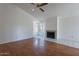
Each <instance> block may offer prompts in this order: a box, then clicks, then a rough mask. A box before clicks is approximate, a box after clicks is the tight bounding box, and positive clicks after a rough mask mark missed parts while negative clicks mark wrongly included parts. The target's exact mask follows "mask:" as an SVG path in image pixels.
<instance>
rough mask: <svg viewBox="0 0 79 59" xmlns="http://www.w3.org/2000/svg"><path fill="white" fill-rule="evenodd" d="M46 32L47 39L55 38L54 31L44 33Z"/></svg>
mask: <svg viewBox="0 0 79 59" xmlns="http://www.w3.org/2000/svg"><path fill="white" fill-rule="evenodd" d="M46 32H47V38H52V39H55V38H56V31H46Z"/></svg>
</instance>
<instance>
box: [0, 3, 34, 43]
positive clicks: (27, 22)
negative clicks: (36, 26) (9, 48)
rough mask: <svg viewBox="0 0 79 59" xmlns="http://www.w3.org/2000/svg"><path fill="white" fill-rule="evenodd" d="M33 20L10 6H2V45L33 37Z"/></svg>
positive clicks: (0, 13)
mask: <svg viewBox="0 0 79 59" xmlns="http://www.w3.org/2000/svg"><path fill="white" fill-rule="evenodd" d="M33 20H35V18H33V17H32V16H31V15H29V14H28V13H26V12H25V11H23V10H21V9H20V8H17V7H15V6H13V5H10V4H0V44H1V43H7V42H11V41H17V40H20V39H27V38H31V37H33Z"/></svg>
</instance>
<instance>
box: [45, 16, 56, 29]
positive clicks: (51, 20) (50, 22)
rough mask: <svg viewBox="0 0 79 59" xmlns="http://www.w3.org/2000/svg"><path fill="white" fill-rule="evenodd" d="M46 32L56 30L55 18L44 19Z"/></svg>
mask: <svg viewBox="0 0 79 59" xmlns="http://www.w3.org/2000/svg"><path fill="white" fill-rule="evenodd" d="M46 30H55V31H56V30H57V17H56V16H53V17H50V18H48V19H46Z"/></svg>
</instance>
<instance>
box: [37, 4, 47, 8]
mask: <svg viewBox="0 0 79 59" xmlns="http://www.w3.org/2000/svg"><path fill="white" fill-rule="evenodd" d="M45 5H48V3H42V4H40V5H39V6H38V7H42V6H45Z"/></svg>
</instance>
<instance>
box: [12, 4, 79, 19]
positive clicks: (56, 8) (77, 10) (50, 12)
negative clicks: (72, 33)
mask: <svg viewBox="0 0 79 59" xmlns="http://www.w3.org/2000/svg"><path fill="white" fill-rule="evenodd" d="M13 5H16V6H17V7H19V8H21V9H23V10H24V11H26V12H27V13H29V14H31V15H32V16H34V17H35V18H37V19H47V18H49V17H53V16H78V15H79V4H77V3H76V4H75V3H74V4H72V3H48V5H46V6H44V7H42V8H43V9H44V10H45V12H41V11H40V10H39V9H38V8H35V6H34V5H32V4H31V3H16V4H13ZM33 9H34V11H33Z"/></svg>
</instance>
